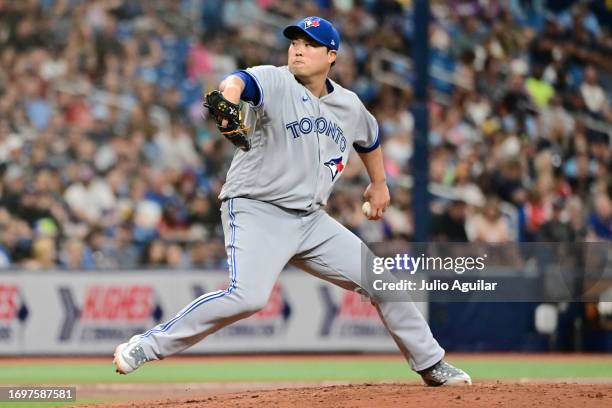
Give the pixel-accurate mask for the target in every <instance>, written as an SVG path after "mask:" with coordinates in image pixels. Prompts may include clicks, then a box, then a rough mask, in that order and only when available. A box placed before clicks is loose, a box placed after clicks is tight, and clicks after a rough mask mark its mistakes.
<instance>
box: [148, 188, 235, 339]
mask: <svg viewBox="0 0 612 408" xmlns="http://www.w3.org/2000/svg"><path fill="white" fill-rule="evenodd" d="M227 208H228V212H229V216H230V227H231V230H232V237H231V240H230V277H231V278H230V285H229V287H228V288H227V289H226V290H218V291H216V292H212V293H210V294H208V295H206V296H205V297H203V298H198V299H196V300H195V301H193V302H192V304H191V305H190V306H188V307H187V309H186V310H185V311H184V312H182V313H180V314H178V315H176V316H175V317H174V318H173V319H171V320H170V321H168V322H167V323H166V324H163V325H162V326H161V327H160V328H159V329H151V330H149V331H147V332H146V333H144V334H142V335H141V336H140V337H149V336H150V335H151V334H153V333H161V332H166V331H168V330H169V329H170V328H171V327H172V326H174V324H175V323H176V322H178V321H179V320H180V319H182V318H183V317H185V316H186V315H188V314H189V313H191V312H192V311H193V310H194V309H195V308H197V307H198V306H200V305H203V304H204V303H206V302H208V301H211V300H214V299H218V298H220V297H223V296H226V295H229V294H231V293H232V292H233V291H234V289H236V246H235V244H236V216H235V215H234V199H233V198H232V199H230V200H228V204H227Z"/></svg>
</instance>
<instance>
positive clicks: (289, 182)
mask: <svg viewBox="0 0 612 408" xmlns="http://www.w3.org/2000/svg"><path fill="white" fill-rule="evenodd" d="M244 72H246V73H248V74H249V75H250V76H251V77H252V78H253V79H254V80H255V82H256V83H257V86H258V88H259V93H260V96H261V101H260V103H259V105H258V106H255V107H253V113H254V114H253V115H251V117H252V120H251V121H250V122H251V123H248V124H249V125H251V126H253V128H254V131H253V132H252V133H251V135H250V137H251V145H252V148H251V150H250V151H248V152H244V151H242V150H237V151H236V153H235V156H234V159H233V161H232V164H231V167H230V170H229V172H228V174H227V181H226V183H225V185H224V186H223V189H222V191H221V194H220V198H221V199H222V200H226V199H228V198H232V197H247V198H252V199H256V200H261V201H266V202H269V203H272V204H275V205H278V206H279V207H283V208H288V209H294V210H305V211H314V210H316V209H317V208H319V207H320V206H321V205H325V203H326V202H327V198H328V197H329V194H330V193H331V190H332V187H333V185H334V183H335V182H336V181H337V180H338V179H339V178H340V175H341V174H342V170H343V169H344V167H345V166H346V163H347V160H348V156H349V152H350V149H351V146H354V147H355V149H357V151H360V152H367V151H370V150H373V149H375V148H376V147H377V146H378V124H377V123H376V119H374V116H372V115H371V114H370V113H369V112H368V111H367V110H366V108H365V107H364V106H363V104H362V103H361V101H360V100H359V98H358V97H357V95H356V94H355V93H354V92H352V91H349V90H348V89H345V88H343V87H342V86H340V85H338V84H337V83H335V82H333V81H331V80H328V81H329V82H328V86H331V87H333V91H332V92H330V93H328V94H327V95H325V96H323V97H321V98H317V97H315V96H314V95H313V94H312V93H310V91H309V90H308V89H306V87H304V86H303V85H302V84H300V83H299V82H298V81H297V80H296V79H295V77H294V76H293V74H291V72H289V69H288V68H287V67H286V66H284V67H275V66H271V65H263V66H257V67H253V68H248V69H247V70H246V71H244ZM272 118H273V119H272Z"/></svg>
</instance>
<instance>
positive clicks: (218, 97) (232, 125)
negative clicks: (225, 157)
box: [204, 91, 251, 152]
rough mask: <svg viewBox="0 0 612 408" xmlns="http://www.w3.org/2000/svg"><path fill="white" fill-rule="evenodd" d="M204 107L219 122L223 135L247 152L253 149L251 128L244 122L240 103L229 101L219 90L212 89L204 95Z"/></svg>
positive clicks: (218, 127) (218, 125)
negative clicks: (249, 133) (248, 136)
mask: <svg viewBox="0 0 612 408" xmlns="http://www.w3.org/2000/svg"><path fill="white" fill-rule="evenodd" d="M204 107H205V108H207V109H208V111H209V112H210V114H211V115H212V117H213V118H214V119H215V122H217V129H219V131H220V132H221V134H223V136H225V137H226V138H227V139H228V140H229V141H230V142H232V143H233V144H234V145H235V146H236V147H238V148H240V149H242V150H244V151H245V152H248V151H249V150H250V149H251V142H250V141H249V139H248V138H247V132H248V130H249V128H248V127H246V126H244V123H242V114H241V109H240V104H236V103H232V102H230V101H228V100H227V99H225V97H224V96H223V94H222V93H221V92H219V91H212V92H209V93H207V94H206V95H204ZM224 121H225V124H224V123H223V122H224ZM224 125H225V126H224Z"/></svg>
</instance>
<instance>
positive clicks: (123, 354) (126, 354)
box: [113, 334, 148, 374]
mask: <svg viewBox="0 0 612 408" xmlns="http://www.w3.org/2000/svg"><path fill="white" fill-rule="evenodd" d="M147 361H148V360H147V357H146V356H145V353H144V350H143V348H142V346H141V345H140V335H139V334H137V335H136V336H133V337H132V338H131V339H130V340H129V341H128V342H127V343H121V344H120V345H118V346H117V347H116V348H115V354H114V358H113V363H114V364H115V371H116V372H118V373H119V374H129V373H131V372H132V371H134V370H136V369H137V368H138V367H140V366H141V365H143V364H144V363H146V362H147Z"/></svg>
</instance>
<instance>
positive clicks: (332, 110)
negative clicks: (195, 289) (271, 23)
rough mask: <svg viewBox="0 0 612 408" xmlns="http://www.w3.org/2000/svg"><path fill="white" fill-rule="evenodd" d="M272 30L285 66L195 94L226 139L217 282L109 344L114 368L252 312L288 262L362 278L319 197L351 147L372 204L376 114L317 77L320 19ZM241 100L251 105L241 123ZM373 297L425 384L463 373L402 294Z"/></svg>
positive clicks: (377, 159) (323, 51)
mask: <svg viewBox="0 0 612 408" xmlns="http://www.w3.org/2000/svg"><path fill="white" fill-rule="evenodd" d="M283 34H284V35H285V36H286V37H287V38H289V39H290V40H291V43H290V45H289V49H288V64H287V66H282V67H275V66H256V67H252V68H248V69H246V70H243V71H238V72H235V73H233V74H231V75H229V76H228V77H227V78H225V79H224V80H223V81H222V82H221V84H220V85H219V90H218V91H213V92H211V93H209V94H207V95H206V97H205V101H204V106H205V107H206V108H207V109H208V110H209V112H210V114H211V115H213V117H214V118H215V120H216V122H217V126H218V128H219V130H220V131H221V133H222V134H223V135H224V136H225V137H226V138H227V139H229V140H230V141H231V142H232V143H233V144H235V145H236V146H237V149H236V153H235V155H234V158H233V160H232V164H231V167H230V170H229V172H228V174H227V181H226V183H225V185H224V186H223V189H222V191H221V194H220V199H221V200H222V203H223V204H222V209H221V211H222V222H223V230H224V233H225V248H226V251H227V257H228V264H229V275H230V276H229V284H228V287H227V289H225V290H218V291H215V292H211V293H206V294H204V295H202V296H200V297H199V298H197V299H195V300H194V301H193V302H191V303H190V304H188V305H187V306H186V307H185V308H184V309H183V310H181V311H180V312H179V313H178V314H176V316H174V317H173V318H172V319H170V320H168V321H166V322H164V323H162V324H160V325H158V326H156V327H153V328H152V329H150V330H148V331H147V332H145V333H142V334H139V335H136V336H134V337H132V338H131V339H130V340H129V341H128V342H127V343H123V344H120V345H119V346H117V348H116V350H115V355H114V363H115V366H116V370H117V372H119V373H121V374H128V373H131V372H132V371H134V370H136V369H137V368H139V367H140V366H141V365H142V364H144V363H145V362H147V361H151V360H158V359H162V358H165V357H168V356H171V355H173V354H176V353H179V352H181V351H182V350H184V349H186V348H188V347H190V346H192V345H193V344H195V343H197V342H199V341H201V340H202V339H204V338H205V337H206V336H208V335H210V334H211V333H214V332H215V331H217V330H219V329H221V328H223V327H225V326H227V325H229V324H231V323H233V322H235V321H237V320H240V319H243V318H245V317H248V316H250V315H252V314H253V313H255V312H257V311H258V310H260V309H261V308H262V307H264V306H265V305H266V303H267V301H268V297H269V295H270V292H271V290H272V287H273V285H274V283H275V281H276V280H277V278H278V275H279V274H280V272H281V271H282V270H283V268H284V267H285V266H286V265H287V264H292V265H295V266H298V267H299V268H301V269H303V270H305V271H306V272H308V273H310V274H312V275H314V276H317V277H319V278H321V279H324V280H326V281H330V282H332V283H335V284H337V285H339V286H341V287H342V288H345V289H347V290H360V289H362V288H361V287H362V276H361V256H360V254H361V251H362V249H364V248H363V247H364V244H363V243H362V242H361V240H360V239H359V238H358V237H357V236H355V235H354V234H353V233H351V232H350V231H349V230H348V229H346V228H345V227H344V226H342V225H341V224H340V223H338V222H337V221H335V220H334V219H333V218H331V217H330V216H329V215H328V214H327V213H326V212H325V211H324V210H323V207H324V206H325V203H326V201H327V199H328V197H329V195H330V193H331V190H332V188H333V185H334V183H336V182H337V181H338V179H339V178H340V176H341V175H342V171H343V169H344V168H345V166H346V163H347V160H348V157H349V152H350V150H351V149H355V150H356V151H357V153H358V154H359V157H360V159H361V160H362V161H363V163H364V165H365V167H366V169H367V172H368V175H369V177H370V184H369V185H368V187H367V188H366V190H365V193H364V197H365V199H366V201H367V202H369V204H370V211H369V215H368V217H369V218H370V219H372V220H377V219H379V218H380V217H381V216H382V215H383V212H384V211H385V209H386V208H387V206H388V205H389V190H388V188H387V185H386V180H385V172H384V167H383V159H382V151H381V148H380V146H379V144H380V141H379V134H378V133H379V132H378V125H377V123H376V119H374V117H373V116H372V115H371V114H370V113H369V112H368V111H367V110H366V108H365V107H364V106H363V104H362V103H361V101H360V100H359V98H358V97H357V95H356V94H355V93H353V92H351V91H349V90H347V89H344V88H343V87H342V86H340V85H338V84H337V83H335V82H334V81H332V80H330V79H329V78H328V77H327V76H328V73H329V71H330V69H331V67H332V65H333V63H334V61H335V60H336V53H337V51H338V47H339V46H340V36H339V35H338V32H337V31H336V29H335V28H334V27H333V26H332V24H331V23H330V22H328V21H327V20H325V19H323V18H320V17H307V18H305V19H303V20H301V21H300V22H298V23H297V24H296V25H291V26H289V27H287V28H285V30H284V31H283ZM241 101H245V102H246V103H248V104H249V105H250V109H251V113H252V114H251V115H250V117H249V118H248V120H247V121H246V122H245V120H244V119H245V118H244V117H243V114H244V112H245V110H244V109H241ZM366 250H367V248H366ZM363 290H365V289H363ZM373 303H374V304H375V306H376V308H377V310H378V312H379V314H380V317H381V319H383V321H384V323H385V325H386V327H387V328H388V330H389V332H390V334H391V336H392V337H393V339H394V340H395V342H396V343H397V345H398V347H399V349H400V351H401V352H402V353H403V355H404V356H405V357H406V359H407V360H408V362H409V364H410V366H411V368H412V369H413V370H414V371H416V372H418V373H419V374H420V375H421V376H422V378H423V380H424V381H425V383H426V384H428V385H431V386H438V385H464V384H471V379H470V377H469V376H468V375H467V374H466V373H465V372H463V371H462V370H459V369H458V368H455V367H453V366H451V365H450V364H448V363H446V362H445V361H444V360H443V357H444V350H443V349H442V348H441V347H440V345H439V344H438V342H437V341H436V340H435V339H434V337H433V335H432V333H431V331H430V329H429V326H428V325H427V322H426V321H425V319H424V318H423V316H422V315H421V314H420V312H419V311H418V309H417V308H416V306H415V305H414V304H413V303H411V302H385V301H383V300H380V301H376V300H375V299H373Z"/></svg>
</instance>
